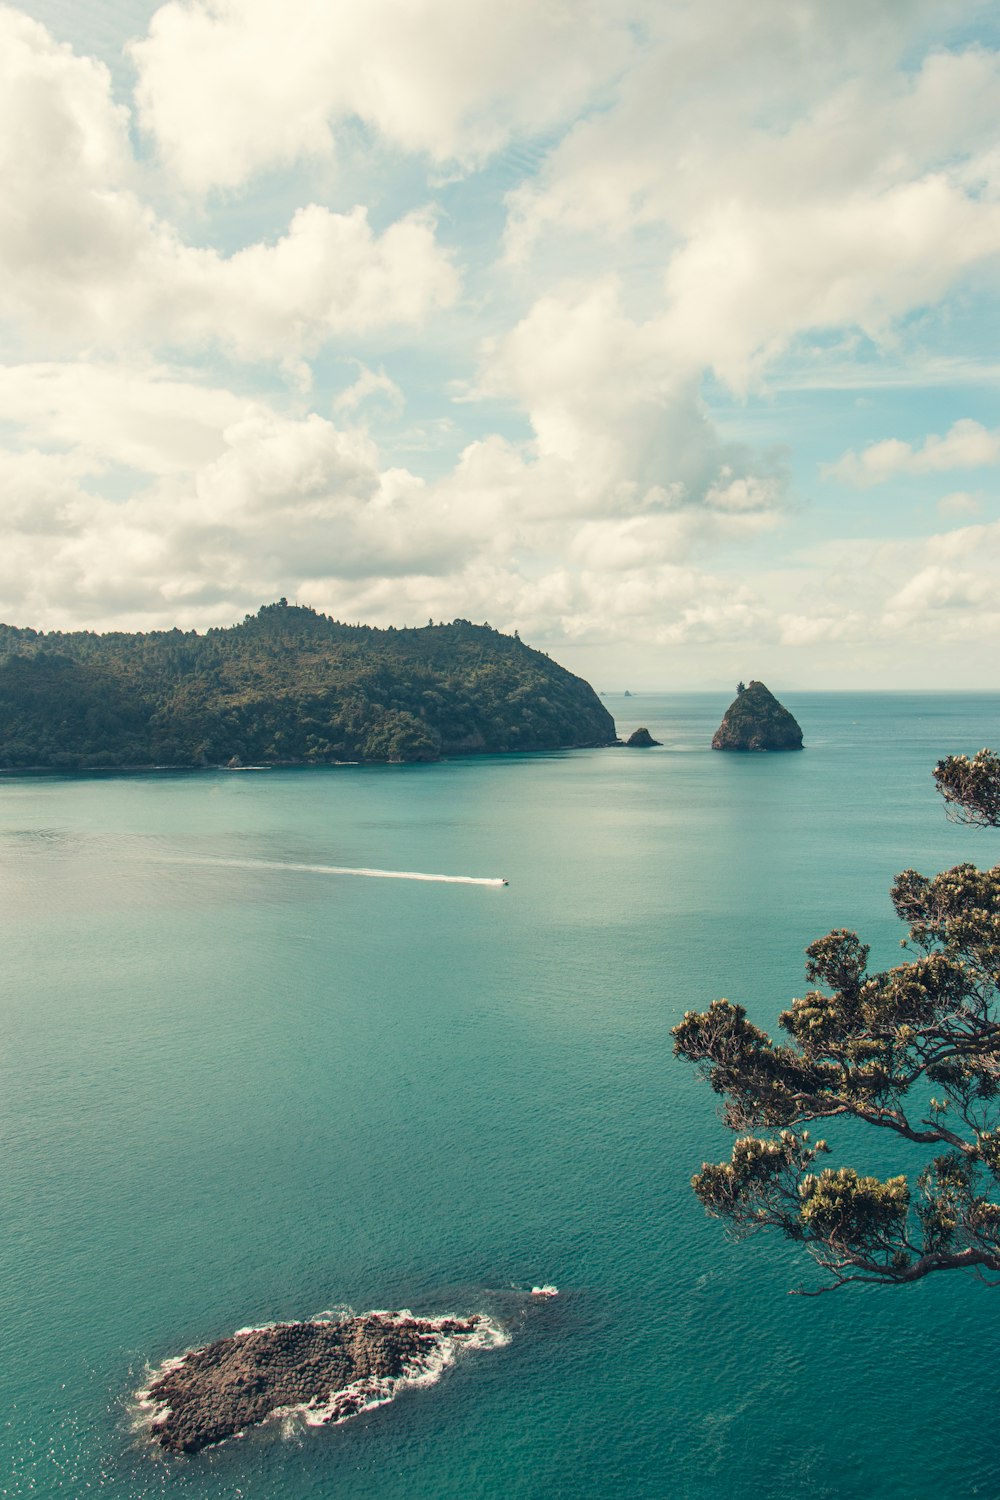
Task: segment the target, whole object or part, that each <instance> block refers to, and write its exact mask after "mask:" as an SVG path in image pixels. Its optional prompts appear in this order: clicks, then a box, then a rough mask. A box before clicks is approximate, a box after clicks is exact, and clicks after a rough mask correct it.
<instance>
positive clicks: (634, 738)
mask: <svg viewBox="0 0 1000 1500" xmlns="http://www.w3.org/2000/svg"><path fill="white" fill-rule="evenodd" d="M625 743H626V745H631V746H632V747H633V748H634V749H637V750H647V749H648V748H649V746H650V745H662V743H663V741H662V740H654V739H653V736H652V735H651V734H650V732H649V730H648V729H637V730H635V732H634V733H633V734H630V735H629V737H628V739H627V740H626V741H625Z"/></svg>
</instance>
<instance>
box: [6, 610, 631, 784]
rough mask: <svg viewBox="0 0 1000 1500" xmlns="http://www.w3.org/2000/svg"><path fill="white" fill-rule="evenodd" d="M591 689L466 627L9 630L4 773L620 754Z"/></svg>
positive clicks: (480, 629)
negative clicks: (590, 750) (584, 751)
mask: <svg viewBox="0 0 1000 1500" xmlns="http://www.w3.org/2000/svg"><path fill="white" fill-rule="evenodd" d="M617 742H618V741H617V736H616V733H615V723H614V720H613V718H612V717H611V715H610V714H609V713H608V711H607V709H606V708H605V707H604V706H603V704H602V703H601V702H600V700H599V699H598V697H597V694H596V693H595V692H594V690H593V688H592V687H590V685H589V684H588V683H586V682H584V681H583V679H582V678H580V677H575V676H574V675H573V674H572V673H571V672H568V671H566V669H565V668H564V667H561V666H559V665H558V664H557V663H556V662H554V661H551V660H550V659H549V657H548V656H546V655H544V654H543V653H542V652H540V651H534V650H532V649H531V647H529V646H526V645H525V644H524V643H523V642H522V641H521V640H520V639H519V638H518V637H517V636H516V635H514V636H508V635H502V634H501V633H500V632H499V631H497V630H494V629H492V628H491V627H490V626H489V625H473V624H472V623H471V622H470V621H468V620H454V621H453V622H452V623H451V624H449V625H445V624H441V625H433V624H431V625H426V626H424V627H422V628H419V629H400V630H397V629H394V628H393V627H391V626H390V627H389V628H388V629H386V630H379V629H375V628H374V627H372V626H368V625H344V624H341V623H340V622H338V621H336V620H332V619H330V618H328V617H327V616H326V615H322V614H317V613H316V611H314V610H312V609H307V608H304V607H301V606H298V605H291V604H288V603H287V602H286V601H285V600H284V599H282V600H279V601H278V603H276V604H266V605H264V606H263V607H262V608H261V609H260V610H259V611H258V613H257V614H256V615H247V617H246V619H245V620H244V621H243V623H242V624H240V625H234V626H231V627H228V628H225V629H217V630H209V631H207V632H206V633H205V634H204V635H199V634H198V633H197V632H195V631H182V630H158V631H151V632H149V633H148V634H138V633H136V634H132V633H126V632H117V631H116V632H111V633H109V634H106V635H97V634H94V633H93V632H92V631H75V632H72V633H63V632H61V631H49V632H41V631H35V630H31V629H19V628H16V627H14V626H10V625H0V769H4V770H17V769H26V768H32V769H35V768H37V769H50V770H70V771H72V770H99V769H115V768H144V767H153V766H160V767H190V766H232V767H234V768H235V767H238V766H240V765H244V764H247V765H249V764H254V765H300V764H304V765H310V764H321V765H322V764H334V763H337V762H344V761H360V762H396V763H401V762H412V761H434V760H438V759H439V758H440V757H441V756H443V755H469V754H477V753H478V754H496V753H504V752H509V751H519V750H536V751H537V750H564V749H573V748H582V747H590V746H599V745H613V744H616V743H617Z"/></svg>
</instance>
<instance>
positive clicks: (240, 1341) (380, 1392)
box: [139, 1313, 507, 1453]
mask: <svg viewBox="0 0 1000 1500" xmlns="http://www.w3.org/2000/svg"><path fill="white" fill-rule="evenodd" d="M506 1342H507V1336H506V1335H505V1334H504V1333H503V1332H502V1330H501V1329H500V1328H499V1327H498V1326H497V1324H495V1323H493V1322H492V1321H491V1320H490V1319H489V1318H487V1317H485V1316H483V1315H482V1314H479V1313H476V1314H473V1315H472V1316H471V1317H468V1318H414V1317H411V1316H410V1315H409V1314H408V1313H364V1314H362V1315H361V1316H359V1317H353V1316H352V1317H347V1318H343V1319H341V1320H340V1321H339V1322H333V1321H326V1320H317V1321H315V1322H309V1323H279V1324H277V1325H275V1326H273V1327H271V1328H250V1329H244V1330H243V1331H242V1332H240V1333H236V1334H233V1335H232V1336H231V1337H230V1338H225V1339H218V1340H217V1341H216V1342H215V1343H214V1344H207V1345H206V1346H205V1348H203V1349H195V1350H194V1351H193V1352H192V1353H190V1354H186V1355H184V1357H183V1358H182V1359H179V1360H168V1361H167V1363H166V1365H165V1366H164V1367H163V1368H162V1369H161V1370H160V1371H159V1373H158V1374H156V1375H155V1376H154V1377H153V1379H152V1380H151V1381H150V1383H149V1387H148V1389H147V1390H145V1391H142V1392H140V1395H139V1400H140V1403H141V1405H142V1406H143V1407H145V1408H147V1409H148V1410H150V1412H151V1415H150V1418H149V1425H150V1433H151V1436H152V1437H153V1439H154V1441H155V1442H157V1443H159V1445H160V1446H161V1448H166V1449H167V1451H168V1452H170V1453H197V1452H199V1450H200V1449H202V1448H207V1447H209V1446H210V1445H211V1444H213V1443H221V1442H224V1441H225V1439H226V1438H230V1437H234V1436H235V1435H236V1434H237V1433H240V1432H243V1431H244V1430H245V1429H246V1428H247V1427H253V1426H256V1425H258V1424H259V1423H261V1422H266V1421H267V1420H268V1418H269V1417H272V1416H274V1415H276V1414H279V1413H280V1414H285V1413H287V1412H288V1411H289V1410H293V1409H296V1408H298V1409H299V1410H300V1411H301V1412H302V1414H303V1416H304V1417H305V1420H306V1421H307V1422H308V1423H311V1424H312V1425H320V1424H322V1423H327V1422H340V1421H344V1420H345V1419H346V1418H347V1417H350V1416H354V1415H356V1413H357V1412H359V1411H363V1410H365V1408H366V1407H369V1406H375V1405H379V1404H381V1403H382V1402H384V1401H391V1400H392V1398H393V1396H395V1395H396V1394H397V1391H398V1390H399V1389H400V1388H401V1387H402V1386H403V1385H405V1384H406V1383H407V1382H412V1381H414V1380H418V1379H420V1378H421V1377H425V1378H426V1376H427V1375H428V1373H430V1372H434V1373H439V1372H440V1370H441V1369H443V1368H444V1367H445V1366H446V1365H448V1364H451V1363H452V1361H453V1360H454V1358H455V1356H456V1354H457V1353H458V1352H459V1350H461V1349H462V1348H480V1349H486V1348H498V1347H499V1346H500V1345H501V1344H504V1343H506Z"/></svg>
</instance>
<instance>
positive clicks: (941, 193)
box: [508, 0, 1000, 390]
mask: <svg viewBox="0 0 1000 1500" xmlns="http://www.w3.org/2000/svg"><path fill="white" fill-rule="evenodd" d="M910 9H911V10H912V11H913V12H917V11H918V10H919V7H911V8H910ZM911 19H912V18H911ZM651 27H652V33H653V35H652V40H651V43H650V45H649V47H648V49H647V54H646V57H645V59H644V61H643V63H642V64H641V65H638V66H636V67H634V68H632V69H631V70H630V71H629V73H628V74H627V75H626V77H625V79H624V81H623V84H622V87H621V89H620V92H619V96H618V98H617V100H616V101H615V103H614V105H613V106H612V107H611V108H610V109H608V110H605V111H602V112H599V113H595V114H594V115H593V116H591V117H588V118H586V119H584V120H582V121H581V122H579V123H578V124H576V125H575V127H574V128H573V129H572V130H571V131H570V132H569V133H568V135H567V136H566V137H565V139H564V140H563V141H562V142H561V143H560V144H559V145H558V146H557V147H556V148H555V149H554V151H553V152H552V154H551V157H550V159H549V161H548V162H547V164H546V165H545V166H544V168H543V170H542V172H541V173H540V174H539V177H538V178H537V179H536V180H535V181H533V182H529V183H526V184H524V185H522V186H521V187H519V188H518V189H516V190H515V191H514V192H513V193H512V194H511V196H510V223H509V227H508V253H509V255H510V257H511V259H512V261H513V262H514V263H515V264H519V265H522V266H524V267H528V266H529V265H530V264H531V263H532V257H535V259H536V260H537V262H538V263H541V264H550V263H552V262H553V261H554V260H555V259H556V258H557V257H558V255H559V254H560V253H564V254H565V253H567V251H571V247H572V245H573V243H574V240H576V241H578V240H579V238H580V236H581V234H587V235H592V236H604V237H605V238H606V239H608V241H609V242H610V247H611V248H610V249H609V254H612V253H616V254H617V255H618V256H619V257H620V256H621V254H622V245H623V243H628V242H629V239H630V237H634V236H635V234H636V233H637V232H641V233H642V234H643V236H644V238H643V242H642V243H643V251H644V257H645V260H646V262H647V264H648V265H649V266H650V271H651V272H652V269H653V267H654V266H655V265H656V263H657V261H658V262H659V266H660V268H661V272H662V292H663V295H664V297H665V306H664V308H663V313H664V314H665V324H664V332H665V336H666V337H667V338H668V339H669V341H670V344H671V346H672V347H673V349H674V350H675V352H676V354H677V356H678V358H687V359H688V360H690V361H692V362H693V363H697V364H699V365H709V366H711V367H712V369H713V370H714V371H715V372H716V374H717V375H718V376H719V377H720V378H721V379H722V380H724V381H726V382H727V383H728V384H730V385H731V386H732V387H733V388H734V389H738V390H745V389H746V388H747V386H748V384H750V383H751V382H753V381H754V380H755V379H756V378H758V377H759V376H760V375H761V373H762V371H763V370H764V368H765V367H766V365H767V364H768V362H769V361H772V360H773V359H774V358H775V357H776V356H777V355H779V354H781V353H782V352H783V351H785V350H786V349H787V348H788V347H789V346H790V345H791V344H792V343H793V341H794V340H795V339H796V338H797V337H799V336H801V335H802V334H805V333H809V332H811V331H823V330H832V329H841V328H851V327H858V328H861V329H863V330H864V331H865V333H866V334H868V335H869V336H870V337H871V338H873V339H876V340H884V339H886V338H887V336H888V335H889V333H890V330H891V328H892V325H893V323H894V320H896V319H898V318H899V317H900V316H902V315H904V314H906V313H907V312H909V311H911V310H912V309H914V308H917V307H921V306H923V305H925V304H926V303H928V302H933V301H935V300H937V299H938V298H940V297H941V296H942V295H943V294H944V293H945V292H946V291H947V290H948V288H949V287H950V286H951V285H952V284H953V283H954V281H955V280H956V278H957V277H958V276H959V275H961V274H962V273H963V272H964V271H966V270H967V269H968V268H969V267H971V266H974V265H978V264H980V263H982V262H984V261H987V260H990V259H992V258H993V257H995V256H996V255H997V254H998V253H1000V203H998V201H997V189H998V185H1000V165H998V158H997V153H996V150H995V121H996V118H997V115H998V112H1000V61H998V57H997V55H996V54H995V53H991V52H988V51H986V50H985V49H981V48H977V47H971V48H969V49H967V50H966V51H964V52H947V51H941V52H937V51H935V52H931V53H930V54H929V55H928V56H927V57H926V58H925V59H924V61H923V64H922V65H921V66H919V67H918V68H916V69H914V68H913V66H912V59H911V58H910V57H906V58H905V63H898V62H897V59H896V56H895V54H897V53H899V52H900V50H901V44H902V42H903V39H904V38H905V37H907V35H908V33H907V30H906V28H905V27H902V26H895V27H894V26H892V25H889V24H888V16H887V14H886V13H885V10H884V8H881V9H880V8H879V7H869V8H868V11H867V14H866V13H865V12H864V10H863V9H862V8H853V7H836V8H831V7H829V6H825V5H821V4H816V3H810V0H805V3H802V4H800V5H797V6H796V7H795V8H794V11H793V10H792V8H791V7H790V6H786V5H783V4H776V5H773V6H763V7H761V6H758V7H738V6H735V5H730V4H728V3H726V0H715V3H714V4H708V5H702V6H700V7H699V8H698V9H697V11H695V10H694V8H693V7H688V6H686V5H683V4H681V5H672V6H669V7H662V8H661V9H660V11H659V13H658V16H657V18H654V20H653V21H652V22H651Z"/></svg>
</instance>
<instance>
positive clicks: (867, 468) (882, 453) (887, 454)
mask: <svg viewBox="0 0 1000 1500" xmlns="http://www.w3.org/2000/svg"><path fill="white" fill-rule="evenodd" d="M996 463H1000V428H994V429H993V430H992V431H991V430H990V429H989V428H986V427H984V426H983V425H982V424H981V423H980V422H974V421H973V420H972V419H971V418H970V417H963V418H962V419H961V420H960V421H958V422H955V423H954V424H953V425H952V427H951V428H950V429H949V430H948V432H947V433H946V434H945V436H944V437H939V436H938V435H937V434H936V433H933V434H931V436H930V437H927V438H925V440H924V442H923V444H922V445H921V446H920V447H919V448H915V447H914V446H913V445H912V444H910V443H904V442H901V441H900V439H899V438H885V439H884V440H883V441H882V442H879V443H872V444H871V445H870V446H869V447H867V448H865V449H863V450H862V452H861V453H860V454H859V453H854V452H850V453H845V454H844V455H843V457H842V458H839V459H838V460H837V462H836V463H835V464H831V465H830V467H829V468H828V470H827V472H828V473H829V474H830V475H831V476H832V477H833V478H835V479H841V480H843V481H845V482H846V483H847V484H855V485H861V486H865V487H867V486H869V485H873V484H882V483H884V482H885V480H887V479H892V478H894V477H895V476H896V475H897V474H935V473H941V472H944V471H947V470H949V469H980V468H985V467H987V466H989V465H992V464H996ZM952 499H953V500H955V501H957V499H958V497H952ZM944 504H945V502H944V501H942V505H944Z"/></svg>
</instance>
